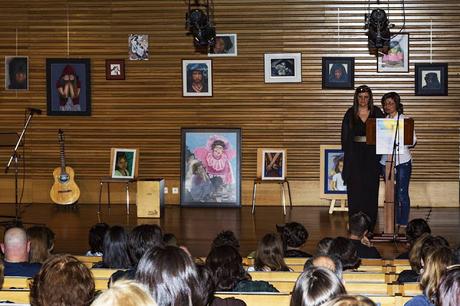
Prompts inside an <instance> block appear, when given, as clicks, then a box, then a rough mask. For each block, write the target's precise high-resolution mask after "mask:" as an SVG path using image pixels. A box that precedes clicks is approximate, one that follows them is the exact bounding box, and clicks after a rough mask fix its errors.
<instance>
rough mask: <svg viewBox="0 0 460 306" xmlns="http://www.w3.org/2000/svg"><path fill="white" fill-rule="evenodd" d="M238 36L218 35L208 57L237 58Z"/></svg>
mask: <svg viewBox="0 0 460 306" xmlns="http://www.w3.org/2000/svg"><path fill="white" fill-rule="evenodd" d="M237 55H238V49H237V39H236V34H216V43H215V45H214V47H213V48H211V49H210V50H209V53H208V56H237Z"/></svg>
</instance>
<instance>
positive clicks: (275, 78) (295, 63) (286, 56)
mask: <svg viewBox="0 0 460 306" xmlns="http://www.w3.org/2000/svg"><path fill="white" fill-rule="evenodd" d="M264 67H265V83H301V82H302V55H301V54H300V53H267V54H265V55H264Z"/></svg>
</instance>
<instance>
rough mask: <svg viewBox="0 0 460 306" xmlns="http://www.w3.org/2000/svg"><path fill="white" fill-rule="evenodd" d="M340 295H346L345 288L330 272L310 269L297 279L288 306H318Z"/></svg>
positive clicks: (317, 268)
mask: <svg viewBox="0 0 460 306" xmlns="http://www.w3.org/2000/svg"><path fill="white" fill-rule="evenodd" d="M340 294H346V290H345V287H344V286H343V284H342V282H341V281H340V279H339V278H338V277H337V276H336V275H335V274H334V273H333V272H332V271H330V270H328V269H325V268H321V267H311V268H308V269H307V270H306V271H304V272H303V273H302V274H300V276H299V278H298V279H297V281H296V283H295V286H294V291H293V292H292V295H291V304H290V306H320V305H323V304H324V303H326V302H327V301H329V300H331V299H333V298H334V297H336V296H338V295H340Z"/></svg>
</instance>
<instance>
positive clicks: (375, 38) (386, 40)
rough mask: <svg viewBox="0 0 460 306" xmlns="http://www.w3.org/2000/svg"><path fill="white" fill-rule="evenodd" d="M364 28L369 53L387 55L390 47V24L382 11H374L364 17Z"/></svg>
mask: <svg viewBox="0 0 460 306" xmlns="http://www.w3.org/2000/svg"><path fill="white" fill-rule="evenodd" d="M365 23H366V26H365V28H366V29H367V30H368V31H367V33H366V34H367V37H368V47H369V53H370V54H375V55H378V53H384V54H387V53H388V49H389V45H390V38H391V34H390V22H389V21H388V17H387V14H386V13H385V11H384V10H382V9H374V10H373V11H372V13H371V14H370V15H369V14H366V15H365Z"/></svg>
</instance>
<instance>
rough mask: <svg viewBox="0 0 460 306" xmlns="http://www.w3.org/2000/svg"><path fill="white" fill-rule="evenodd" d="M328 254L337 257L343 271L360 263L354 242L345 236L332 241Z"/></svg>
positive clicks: (356, 266)
mask: <svg viewBox="0 0 460 306" xmlns="http://www.w3.org/2000/svg"><path fill="white" fill-rule="evenodd" d="M328 255H329V256H335V257H337V258H339V259H340V262H341V263H342V266H343V270H344V271H345V270H350V269H356V268H358V267H359V265H360V263H361V262H360V259H359V257H358V252H357V250H356V246H355V244H354V243H353V242H352V241H351V240H350V239H347V238H345V237H337V238H335V239H334V240H333V241H332V243H331V247H330V248H329V254H328Z"/></svg>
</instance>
